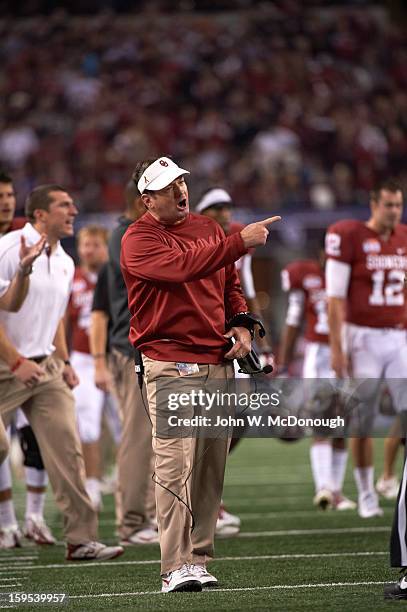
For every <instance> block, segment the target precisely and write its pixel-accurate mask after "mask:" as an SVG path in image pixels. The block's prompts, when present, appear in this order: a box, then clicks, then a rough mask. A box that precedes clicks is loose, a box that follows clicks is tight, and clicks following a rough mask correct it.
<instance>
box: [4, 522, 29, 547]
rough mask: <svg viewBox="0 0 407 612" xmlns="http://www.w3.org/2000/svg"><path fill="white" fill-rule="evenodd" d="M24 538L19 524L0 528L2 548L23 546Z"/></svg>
mask: <svg viewBox="0 0 407 612" xmlns="http://www.w3.org/2000/svg"><path fill="white" fill-rule="evenodd" d="M22 539H23V534H22V533H21V531H20V529H19V527H18V525H17V524H14V525H9V526H8V527H2V528H1V529H0V548H21V546H22V544H21V540H22Z"/></svg>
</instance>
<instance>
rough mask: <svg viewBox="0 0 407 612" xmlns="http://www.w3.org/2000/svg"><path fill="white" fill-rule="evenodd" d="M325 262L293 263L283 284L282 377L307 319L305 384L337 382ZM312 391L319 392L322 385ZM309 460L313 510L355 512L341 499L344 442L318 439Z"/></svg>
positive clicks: (353, 506)
mask: <svg viewBox="0 0 407 612" xmlns="http://www.w3.org/2000/svg"><path fill="white" fill-rule="evenodd" d="M324 259H325V258H324V255H323V252H322V253H320V257H319V259H308V260H301V261H294V262H292V263H290V264H289V265H288V266H286V268H284V270H282V273H281V282H282V288H283V291H286V292H287V293H288V309H287V316H286V322H285V326H284V330H283V335H282V340H281V345H280V354H279V366H278V373H279V374H280V375H284V374H286V373H287V372H288V365H289V364H290V362H291V360H292V357H293V353H294V348H295V343H296V341H297V338H298V336H299V332H300V330H301V327H302V324H303V322H304V319H305V339H306V347H305V355H304V364H303V378H305V379H308V378H315V379H325V378H332V377H334V376H335V374H334V372H333V371H332V369H331V364H330V361H331V359H330V350H329V339H328V334H329V329H328V311H327V298H326V291H325V272H324V266H325V262H324ZM312 389H315V391H317V390H318V384H317V386H313V387H312ZM312 395H313V396H314V391H312ZM310 399H312V398H310ZM332 399H334V398H332ZM329 403H331V402H329ZM310 460H311V469H312V475H313V479H314V485H315V497H314V504H315V505H316V506H317V507H319V508H321V509H323V510H325V509H327V508H328V507H332V508H334V509H336V510H353V509H355V508H356V504H355V503H354V502H353V501H352V500H350V499H347V498H346V497H345V496H344V495H343V493H342V486H343V481H344V477H345V472H346V463H347V450H346V447H345V441H344V439H343V438H334V439H332V438H326V437H324V436H323V435H322V434H320V435H315V436H314V440H313V443H312V446H311V449H310Z"/></svg>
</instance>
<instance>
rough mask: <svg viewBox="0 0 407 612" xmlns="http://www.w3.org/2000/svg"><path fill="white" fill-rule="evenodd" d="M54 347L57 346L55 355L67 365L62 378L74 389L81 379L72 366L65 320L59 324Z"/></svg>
mask: <svg viewBox="0 0 407 612" xmlns="http://www.w3.org/2000/svg"><path fill="white" fill-rule="evenodd" d="M54 346H55V353H54V354H55V355H56V356H57V357H59V358H60V359H62V361H63V362H64V363H65V367H64V370H63V373H62V377H63V379H64V381H65V382H66V384H67V385H68V387H69V388H70V389H73V388H74V387H76V386H77V385H79V378H78V376H77V374H76V372H75V370H74V369H73V367H72V366H71V364H70V361H69V353H68V346H67V343H66V334H65V323H64V318H62V319H61V320H60V322H59V323H58V327H57V331H56V334H55V337H54Z"/></svg>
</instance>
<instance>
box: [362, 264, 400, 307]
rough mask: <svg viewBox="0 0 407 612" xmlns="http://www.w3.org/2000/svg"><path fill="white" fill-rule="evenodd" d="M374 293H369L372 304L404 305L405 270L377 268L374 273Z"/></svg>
mask: <svg viewBox="0 0 407 612" xmlns="http://www.w3.org/2000/svg"><path fill="white" fill-rule="evenodd" d="M372 285H373V286H372V293H371V294H370V295H369V304H370V305H371V306H403V304H404V271H403V270H390V271H389V272H388V274H387V280H386V272H385V270H375V271H374V272H373V273H372Z"/></svg>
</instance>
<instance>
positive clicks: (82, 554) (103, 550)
mask: <svg viewBox="0 0 407 612" xmlns="http://www.w3.org/2000/svg"><path fill="white" fill-rule="evenodd" d="M123 553H124V549H123V547H122V546H105V545H104V544H101V543H100V542H86V544H79V545H78V546H75V545H74V544H68V545H67V551H66V559H67V560H68V561H90V560H93V559H94V560H96V561H107V560H108V559H114V558H115V557H119V556H120V555H122V554H123Z"/></svg>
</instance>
